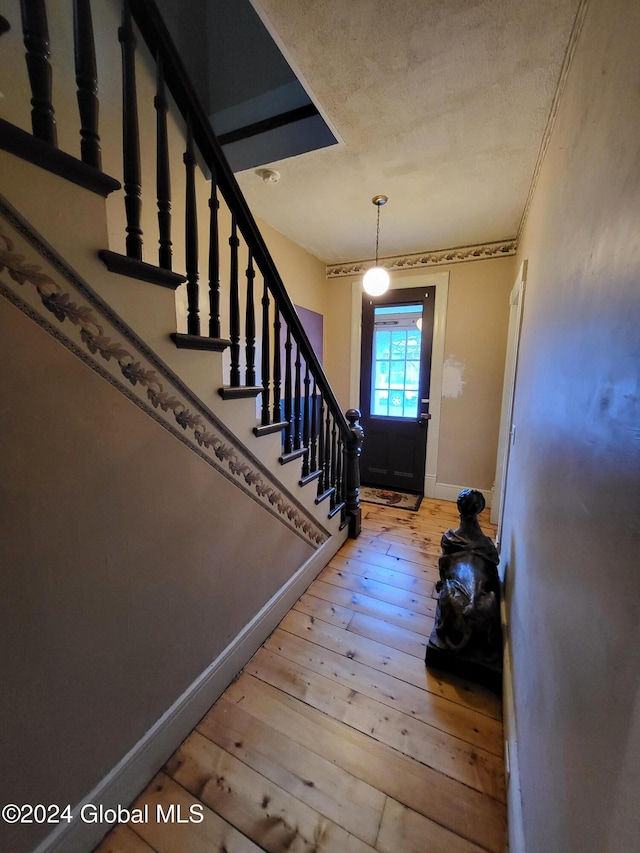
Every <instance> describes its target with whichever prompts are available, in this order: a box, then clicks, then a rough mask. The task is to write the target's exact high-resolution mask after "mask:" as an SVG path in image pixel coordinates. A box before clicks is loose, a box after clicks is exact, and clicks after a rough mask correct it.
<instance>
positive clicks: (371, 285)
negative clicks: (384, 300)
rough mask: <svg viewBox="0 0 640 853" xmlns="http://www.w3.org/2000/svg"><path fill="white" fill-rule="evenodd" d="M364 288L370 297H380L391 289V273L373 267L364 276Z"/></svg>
mask: <svg viewBox="0 0 640 853" xmlns="http://www.w3.org/2000/svg"><path fill="white" fill-rule="evenodd" d="M362 286H363V287H364V289H365V290H366V292H367V293H368V294H369V296H380V295H381V294H383V293H384V292H385V291H386V290H387V289H388V287H389V273H388V272H387V271H386V270H385V269H383V268H382V267H371V269H369V270H367V271H366V273H365V274H364V278H363V279H362Z"/></svg>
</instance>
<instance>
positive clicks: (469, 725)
mask: <svg viewBox="0 0 640 853" xmlns="http://www.w3.org/2000/svg"><path fill="white" fill-rule="evenodd" d="M362 508H363V523H362V535H361V536H360V538H359V539H357V540H355V541H349V542H347V543H346V544H345V545H344V546H343V548H342V549H341V550H340V552H339V553H338V554H337V555H336V556H335V557H334V559H333V560H332V561H331V563H330V564H329V565H328V566H327V567H326V568H325V569H324V571H323V572H322V573H321V574H320V575H319V577H318V578H317V580H315V581H314V582H313V583H312V584H311V586H310V587H309V589H308V590H307V592H306V593H305V594H304V595H303V596H302V598H301V599H300V601H298V602H297V604H296V605H295V606H294V607H293V609H292V610H291V611H290V612H289V613H288V614H287V615H286V616H285V618H284V619H283V620H282V622H281V623H280V625H279V627H278V628H277V629H276V630H275V631H274V632H273V634H272V635H271V636H270V637H269V639H268V640H267V641H266V642H265V644H264V646H263V647H262V648H261V649H259V650H258V652H257V653H256V654H255V655H254V657H253V658H252V660H251V661H250V662H249V663H248V664H247V666H246V667H245V668H244V670H243V671H242V673H241V674H240V675H239V676H238V678H237V679H236V680H235V681H234V682H233V684H231V685H230V687H229V688H228V689H227V690H226V691H225V693H224V694H223V695H222V697H221V698H220V699H219V700H218V701H217V702H216V704H215V705H214V706H213V707H212V708H211V709H210V711H209V713H208V714H207V715H206V717H205V718H204V719H203V720H202V721H201V722H200V724H199V725H198V726H197V728H196V729H195V730H194V731H193V732H192V733H191V734H190V735H189V737H188V738H187V739H186V740H185V742H184V743H183V744H182V745H181V746H180V748H179V749H178V750H177V751H176V753H175V754H174V755H173V756H172V757H171V758H170V759H169V761H168V762H167V764H166V766H165V767H164V768H163V770H162V772H161V773H159V774H158V775H157V776H156V778H155V779H154V780H153V781H152V782H151V784H150V785H149V787H148V788H147V789H146V790H145V791H144V793H143V794H142V795H141V797H140V798H139V799H138V800H137V801H136V803H135V804H134V807H135V808H141V807H142V806H144V805H147V804H148V805H149V806H150V809H151V812H152V814H154V815H155V809H156V804H161V805H162V806H163V807H164V809H165V811H166V809H167V808H168V806H169V805H170V804H172V803H173V804H180V805H181V807H182V814H183V815H188V813H189V808H190V807H196V806H199V807H201V808H202V810H203V815H204V819H203V821H202V822H201V823H184V824H175V823H174V824H158V823H156V821H155V820H151V821H150V822H148V823H143V824H134V823H131V824H128V825H126V826H119V827H116V829H115V830H114V831H112V832H111V833H110V834H109V835H108V836H107V837H106V839H105V840H104V841H103V842H102V844H101V845H100V846H99V847H98V848H97V851H96V853H150V851H156V853H200V851H202V853H205V851H206V853H213V852H214V851H216V852H217V853H223V851H226V853H248V851H261V850H262V851H269V853H365V851H369V853H371V851H378V852H379V853H472V851H481V850H488V851H503V850H504V849H505V846H506V809H505V779H504V764H503V755H502V745H503V740H502V710H501V704H500V701H499V699H498V698H497V697H496V696H494V695H493V694H492V693H490V692H488V691H486V690H484V689H482V688H480V687H478V686H476V685H473V684H471V683H467V682H464V681H462V680H460V679H456V678H453V677H450V676H445V675H440V674H434V673H432V672H429V671H427V670H426V669H425V665H424V655H425V648H426V642H427V638H428V636H429V633H430V631H431V628H432V626H433V618H434V613H435V605H436V601H435V593H434V584H435V582H436V580H437V578H438V572H437V559H438V555H439V553H440V546H439V542H440V537H441V535H442V533H443V532H444V530H446V529H447V528H449V527H455V526H457V523H458V515H457V512H456V507H455V504H453V503H449V502H447V501H435V500H427V499H424V500H423V502H422V505H421V507H420V509H419V510H418V512H407V511H401V510H393V509H390V508H386V507H381V506H376V505H373V504H363V505H362ZM484 514H485V515H488V513H487V512H485V513H484ZM480 520H481V523H482V526H483V529H484V531H485V533H487V534H488V535H490V536H493V535H495V529H494V528H493V527H492V525H490V524H489V523H488V521H485V520H484V519H483V518H482V516H481V519H480Z"/></svg>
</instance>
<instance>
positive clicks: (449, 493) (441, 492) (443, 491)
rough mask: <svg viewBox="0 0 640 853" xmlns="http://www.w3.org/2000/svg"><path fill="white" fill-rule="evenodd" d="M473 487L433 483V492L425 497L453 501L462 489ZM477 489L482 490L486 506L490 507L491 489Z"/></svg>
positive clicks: (471, 487)
mask: <svg viewBox="0 0 640 853" xmlns="http://www.w3.org/2000/svg"><path fill="white" fill-rule="evenodd" d="M473 488H474V486H452V485H451V484H450V483H435V487H434V494H433V495H426V497H433V498H436V499H438V500H441V501H453V502H454V503H455V502H456V501H457V500H458V495H459V494H460V492H461V491H462V490H463V489H473ZM478 491H479V492H482V494H483V495H484V499H485V501H486V503H487V506H488V507H489V508H490V507H491V502H492V500H493V489H478ZM425 494H426V493H425Z"/></svg>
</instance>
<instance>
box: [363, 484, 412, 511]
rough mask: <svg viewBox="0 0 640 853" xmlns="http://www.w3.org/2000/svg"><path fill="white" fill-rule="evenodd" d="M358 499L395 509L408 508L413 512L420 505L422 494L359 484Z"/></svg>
mask: <svg viewBox="0 0 640 853" xmlns="http://www.w3.org/2000/svg"><path fill="white" fill-rule="evenodd" d="M360 500H361V501H364V503H368V504H379V505H380V506H392V507H394V508H395V509H408V510H411V511H412V512H415V511H416V510H417V509H418V507H419V506H420V502H421V501H422V495H414V494H410V493H409V492H396V491H394V490H393V489H375V488H374V487H373V486H360Z"/></svg>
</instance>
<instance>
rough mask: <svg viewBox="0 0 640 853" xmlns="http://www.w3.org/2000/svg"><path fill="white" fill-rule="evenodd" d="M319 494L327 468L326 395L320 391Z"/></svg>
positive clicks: (322, 487) (321, 490) (323, 484)
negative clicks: (325, 442)
mask: <svg viewBox="0 0 640 853" xmlns="http://www.w3.org/2000/svg"><path fill="white" fill-rule="evenodd" d="M318 470H319V471H320V476H319V477H318V496H320V495H321V494H323V493H324V490H325V488H326V486H325V476H324V474H325V469H324V397H323V396H322V393H320V405H319V407H318Z"/></svg>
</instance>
